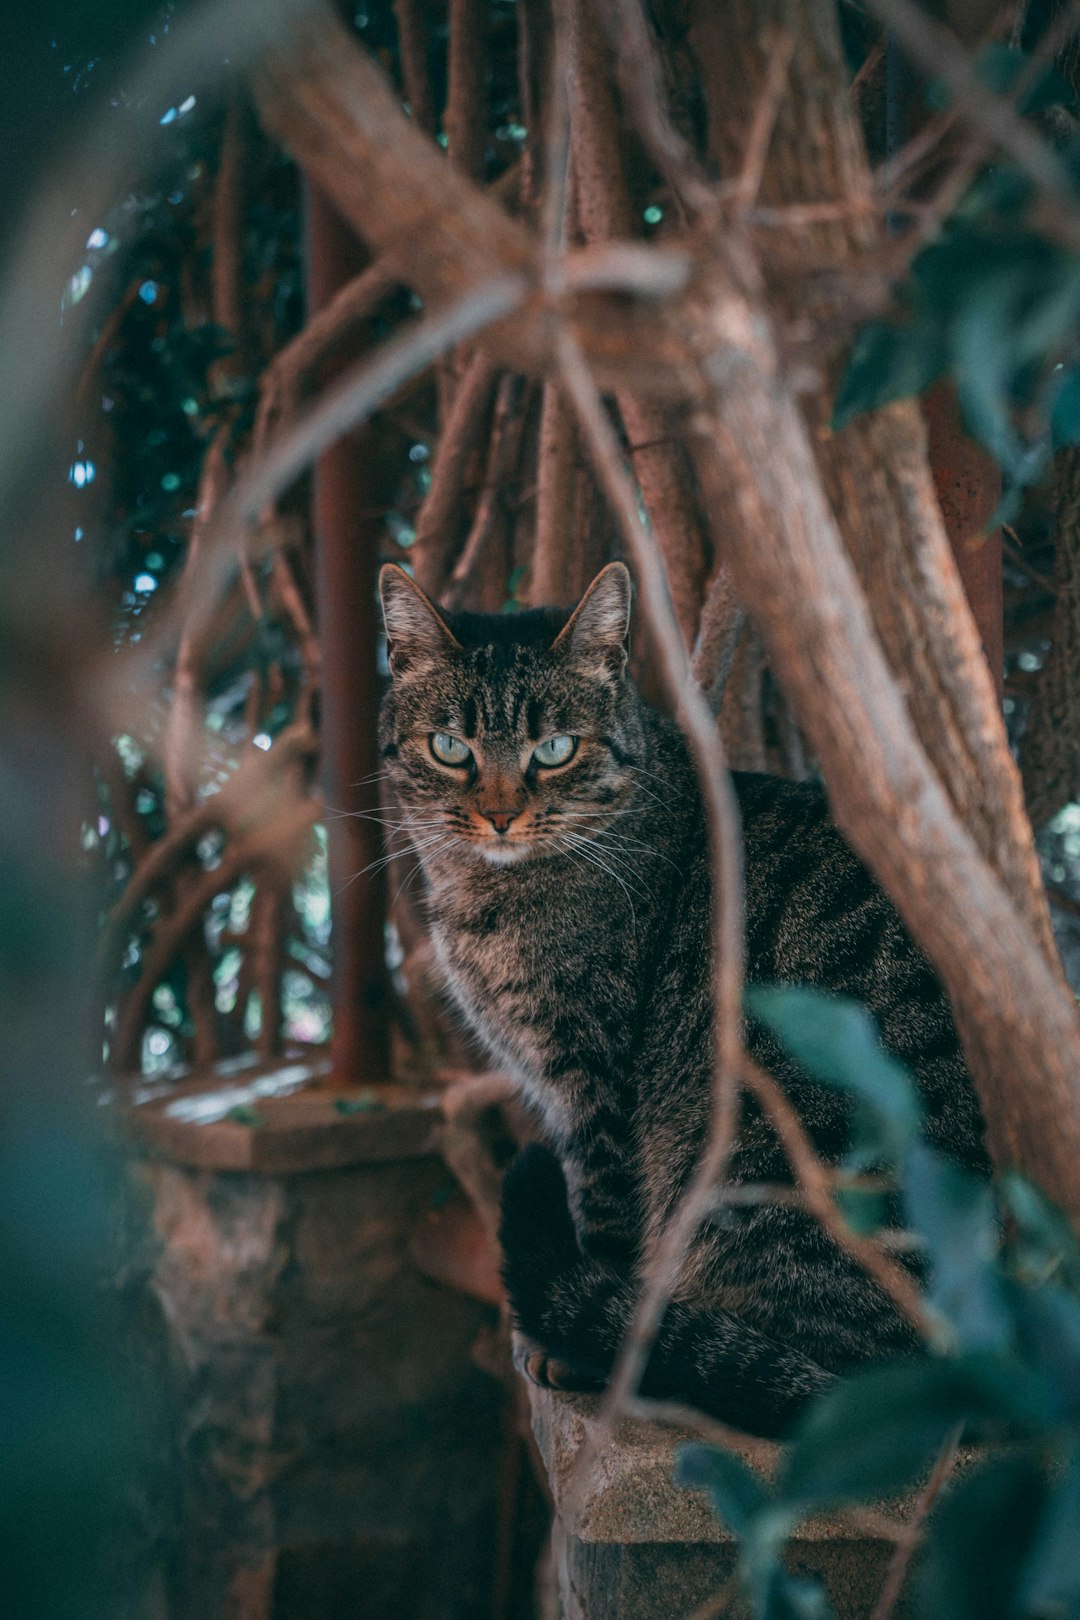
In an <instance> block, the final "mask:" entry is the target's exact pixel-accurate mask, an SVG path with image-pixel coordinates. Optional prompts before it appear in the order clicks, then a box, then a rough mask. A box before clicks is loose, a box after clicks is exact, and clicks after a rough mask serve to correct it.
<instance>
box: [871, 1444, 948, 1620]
mask: <svg viewBox="0 0 1080 1620" xmlns="http://www.w3.org/2000/svg"><path fill="white" fill-rule="evenodd" d="M963 1429H964V1426H963V1424H962V1423H959V1424H957V1426H956V1427H955V1428H954V1429H953V1430H952V1432H951V1434H949V1436H948V1437H947V1439H946V1440H945V1443H944V1445H943V1446H942V1448H941V1450H940V1451H939V1452H938V1455H937V1461H936V1462H935V1463H934V1466H933V1469H932V1471H931V1474H930V1478H929V1479H928V1480H927V1482H926V1484H925V1485H924V1486H923V1488H922V1490H921V1491H920V1492H919V1500H918V1501H917V1502H916V1504H915V1512H914V1513H913V1514H912V1516H911V1519H910V1520H909V1521H908V1522H907V1523H905V1524H904V1525H903V1527H902V1534H901V1535H900V1536H899V1537H898V1538H897V1542H896V1546H895V1548H894V1549H893V1555H892V1557H891V1558H890V1560H889V1567H888V1569H887V1570H886V1572H885V1580H884V1582H883V1584H882V1588H881V1591H880V1593H879V1594H878V1600H877V1602H876V1603H875V1604H874V1611H873V1613H872V1614H871V1616H870V1620H891V1616H892V1614H893V1613H894V1611H895V1609H896V1604H897V1601H898V1599H899V1597H900V1591H901V1588H902V1587H903V1584H904V1578H905V1576H906V1575H907V1572H908V1567H909V1565H910V1564H911V1560H912V1558H913V1557H914V1555H915V1551H916V1549H917V1548H918V1545H919V1543H920V1541H921V1540H922V1536H923V1527H924V1526H925V1524H926V1520H927V1518H928V1516H929V1513H930V1509H931V1508H932V1507H933V1505H934V1503H935V1502H936V1501H937V1499H938V1496H939V1495H940V1494H941V1490H942V1487H943V1486H944V1484H945V1481H946V1480H947V1479H948V1477H949V1475H950V1473H951V1472H952V1466H953V1463H954V1462H955V1461H956V1453H957V1450H958V1448H959V1445H960V1436H961V1434H962V1433H963Z"/></svg>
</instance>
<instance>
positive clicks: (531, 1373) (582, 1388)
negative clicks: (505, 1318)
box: [513, 1333, 604, 1394]
mask: <svg viewBox="0 0 1080 1620" xmlns="http://www.w3.org/2000/svg"><path fill="white" fill-rule="evenodd" d="M513 1353H514V1366H515V1367H516V1368H517V1370H518V1372H520V1373H523V1374H524V1375H525V1377H526V1378H527V1379H528V1380H529V1382H530V1383H531V1384H536V1385H537V1386H538V1388H540V1389H561V1390H563V1391H564V1392H565V1393H566V1394H586V1393H588V1394H594V1393H595V1392H596V1391H598V1390H601V1389H603V1387H604V1380H603V1379H602V1378H599V1377H597V1376H596V1375H595V1374H594V1373H592V1372H590V1371H589V1370H588V1369H586V1368H584V1367H582V1366H580V1365H576V1364H575V1363H574V1362H572V1361H564V1360H561V1359H560V1358H559V1357H558V1356H553V1355H550V1354H549V1353H548V1351H546V1350H545V1349H544V1348H543V1346H542V1345H539V1344H537V1343H536V1341H535V1339H530V1338H529V1337H528V1336H527V1335H526V1334H524V1333H515V1334H514V1352H513Z"/></svg>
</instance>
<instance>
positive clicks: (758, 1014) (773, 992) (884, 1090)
mask: <svg viewBox="0 0 1080 1620" xmlns="http://www.w3.org/2000/svg"><path fill="white" fill-rule="evenodd" d="M745 1001H746V1006H747V1010H748V1011H749V1012H750V1013H751V1015H752V1016H753V1017H754V1018H757V1019H759V1020H760V1022H761V1023H763V1024H765V1025H766V1026H767V1028H768V1029H769V1030H770V1031H771V1032H772V1034H774V1035H775V1036H776V1038H777V1039H778V1040H779V1041H780V1042H781V1044H782V1045H783V1046H784V1047H785V1048H786V1049H787V1051H788V1052H789V1053H790V1054H791V1056H792V1057H793V1058H794V1059H795V1061H796V1062H797V1063H799V1064H800V1065H801V1066H802V1067H803V1068H804V1069H805V1070H806V1072H807V1074H809V1075H810V1076H811V1077H812V1078H813V1079H815V1080H818V1081H820V1082H821V1083H822V1084H823V1085H827V1086H832V1087H834V1088H835V1089H837V1090H839V1091H846V1092H850V1093H851V1095H852V1096H854V1097H856V1098H858V1099H859V1101H860V1103H861V1104H863V1105H864V1106H863V1108H862V1109H861V1110H860V1111H859V1114H858V1116H857V1117H856V1120H855V1122H854V1123H855V1127H856V1133H857V1138H861V1141H860V1144H859V1146H860V1151H859V1152H858V1153H857V1154H856V1155H855V1157H854V1158H853V1159H851V1158H849V1159H848V1160H847V1161H845V1162H846V1163H847V1164H848V1165H849V1166H850V1167H852V1168H855V1167H858V1166H860V1165H861V1166H865V1165H868V1164H873V1163H876V1162H877V1161H879V1160H882V1159H884V1160H886V1161H888V1162H896V1161H897V1160H899V1159H901V1158H902V1157H903V1156H904V1154H905V1152H906V1151H907V1148H908V1145H909V1143H910V1142H911V1141H912V1139H913V1137H914V1136H915V1133H916V1132H917V1131H918V1128H919V1125H920V1122H921V1120H922V1105H921V1103H920V1102H919V1097H918V1093H917V1092H916V1090H915V1086H914V1084H913V1082H912V1080H911V1077H910V1075H909V1074H908V1072H907V1070H906V1069H905V1068H904V1066H903V1064H902V1063H899V1062H897V1060H896V1058H894V1057H891V1056H890V1055H889V1053H888V1052H886V1051H885V1049H884V1047H883V1046H882V1045H881V1043H880V1041H879V1040H878V1034H877V1029H876V1028H875V1025H874V1021H873V1019H872V1018H871V1016H870V1014H869V1013H868V1012H867V1010H866V1008H865V1007H862V1006H860V1005H859V1004H858V1002H854V1001H847V1000H844V999H843V998H841V997H839V996H830V995H826V994H824V993H823V992H822V991H820V990H811V989H808V988H804V987H802V986H787V985H783V986H772V985H754V986H752V987H751V988H750V989H749V990H747V992H746V996H745Z"/></svg>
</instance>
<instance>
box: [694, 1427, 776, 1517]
mask: <svg viewBox="0 0 1080 1620" xmlns="http://www.w3.org/2000/svg"><path fill="white" fill-rule="evenodd" d="M675 1483H676V1484H677V1485H682V1486H685V1487H692V1488H693V1489H695V1490H700V1491H704V1492H705V1493H706V1495H707V1496H708V1498H709V1501H710V1503H711V1504H712V1509H713V1512H714V1513H715V1514H716V1516H717V1518H718V1519H720V1520H721V1521H722V1523H724V1524H726V1525H727V1527H728V1529H729V1530H730V1531H731V1532H732V1533H733V1534H734V1535H736V1536H740V1537H741V1536H745V1535H746V1534H747V1533H748V1531H749V1530H750V1527H751V1523H752V1521H753V1519H754V1516H755V1515H756V1514H758V1513H760V1512H761V1511H762V1510H763V1509H764V1508H766V1507H768V1505H769V1504H770V1502H771V1500H772V1498H771V1497H770V1495H769V1492H768V1490H767V1489H766V1488H765V1486H764V1485H763V1484H762V1482H761V1480H760V1479H759V1478H758V1476H757V1475H756V1474H755V1473H754V1472H753V1470H752V1469H750V1468H748V1467H747V1465H746V1464H745V1463H744V1462H743V1461H742V1459H741V1458H740V1457H736V1455H735V1453H734V1452H732V1451H723V1450H721V1448H720V1447H719V1446H707V1445H702V1444H698V1443H696V1442H695V1443H693V1444H690V1445H685V1446H680V1447H679V1449H678V1452H677V1453H676V1457H675Z"/></svg>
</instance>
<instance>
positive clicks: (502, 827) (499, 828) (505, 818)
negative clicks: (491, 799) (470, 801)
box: [480, 810, 518, 833]
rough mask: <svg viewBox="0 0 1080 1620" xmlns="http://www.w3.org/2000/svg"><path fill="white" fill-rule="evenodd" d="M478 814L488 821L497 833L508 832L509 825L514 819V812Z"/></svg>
mask: <svg viewBox="0 0 1080 1620" xmlns="http://www.w3.org/2000/svg"><path fill="white" fill-rule="evenodd" d="M480 814H481V815H482V816H483V818H484V820H485V821H490V822H491V825H492V826H493V827H494V829H495V831H496V832H497V833H504V832H509V830H510V823H511V822H512V821H513V820H514V819H515V818H516V816H517V814H518V812H517V811H516V810H481V812H480Z"/></svg>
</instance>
